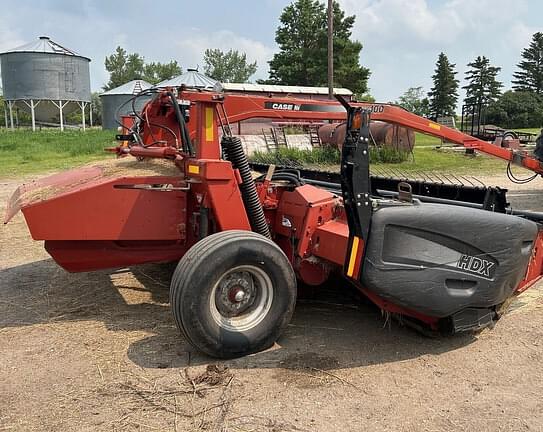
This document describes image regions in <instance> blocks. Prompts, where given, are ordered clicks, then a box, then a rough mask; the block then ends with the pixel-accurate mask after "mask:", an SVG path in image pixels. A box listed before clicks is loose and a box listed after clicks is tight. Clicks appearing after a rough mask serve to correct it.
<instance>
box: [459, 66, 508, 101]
mask: <svg viewBox="0 0 543 432" xmlns="http://www.w3.org/2000/svg"><path fill="white" fill-rule="evenodd" d="M468 67H470V68H471V69H470V70H468V71H467V72H466V81H467V82H468V84H467V85H465V86H464V87H462V88H463V89H465V90H466V98H465V99H464V103H465V104H468V105H472V104H480V103H481V104H487V103H490V102H494V101H495V100H497V99H498V98H499V97H500V95H501V88H502V87H503V84H502V83H501V82H500V81H498V80H497V79H496V77H497V75H498V73H499V72H500V70H501V68H499V67H495V66H491V65H490V60H488V59H487V58H486V57H485V56H482V57H481V56H478V57H477V58H476V59H475V60H474V61H473V62H471V63H468Z"/></svg>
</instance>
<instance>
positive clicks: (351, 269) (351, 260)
mask: <svg viewBox="0 0 543 432" xmlns="http://www.w3.org/2000/svg"><path fill="white" fill-rule="evenodd" d="M359 241H360V239H359V238H358V237H354V238H353V247H352V248H351V257H350V258H349V267H348V268H347V276H349V277H351V276H352V275H353V273H354V265H355V262H356V254H357V252H358V243H359Z"/></svg>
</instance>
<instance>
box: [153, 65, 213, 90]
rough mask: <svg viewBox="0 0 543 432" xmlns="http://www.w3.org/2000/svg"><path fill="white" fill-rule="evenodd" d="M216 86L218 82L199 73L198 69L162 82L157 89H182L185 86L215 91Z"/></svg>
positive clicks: (189, 70) (188, 70)
mask: <svg viewBox="0 0 543 432" xmlns="http://www.w3.org/2000/svg"><path fill="white" fill-rule="evenodd" d="M216 84H217V81H215V80H214V79H213V78H210V77H208V76H207V75H204V74H202V73H200V72H198V71H197V70H196V69H187V71H186V72H185V73H184V74H181V75H178V76H176V77H173V78H171V79H169V80H165V81H162V82H160V83H158V84H157V85H156V86H155V87H181V86H183V85H184V86H186V87H193V88H194V87H195V88H202V89H213V88H214V87H215V85H216Z"/></svg>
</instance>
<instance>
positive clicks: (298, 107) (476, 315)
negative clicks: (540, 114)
mask: <svg viewBox="0 0 543 432" xmlns="http://www.w3.org/2000/svg"><path fill="white" fill-rule="evenodd" d="M172 96H173V97H172ZM257 117H258V118H271V119H276V120H282V121H284V120H295V119H296V120H321V121H322V120H332V121H346V122H347V128H346V139H345V143H344V145H343V147H342V161H341V172H340V173H339V174H338V173H334V174H330V173H314V172H310V171H308V170H300V171H299V172H298V171H296V170H292V169H291V170H289V171H277V172H275V173H274V172H273V168H271V169H270V170H268V172H267V174H266V175H265V176H263V177H262V178H260V179H258V180H257V181H256V182H254V181H253V180H252V179H249V178H247V177H246V176H244V175H242V174H243V173H242V172H241V171H242V170H243V168H241V167H242V165H243V166H244V165H245V164H246V163H247V160H246V158H245V157H244V155H242V154H241V153H240V154H238V155H237V156H236V160H232V162H231V161H229V160H225V159H223V157H222V149H221V145H220V141H221V137H220V134H219V130H220V129H221V130H222V135H223V136H226V137H229V136H230V126H229V125H230V123H236V122H239V121H243V120H247V119H251V118H257ZM370 119H371V120H374V119H376V120H380V121H386V122H390V123H394V124H397V125H399V126H401V127H405V128H410V129H413V130H416V131H419V132H422V133H426V134H429V135H433V136H436V137H439V138H442V139H445V140H447V141H449V142H452V143H456V144H457V145H461V146H464V147H466V148H470V149H474V150H476V151H480V152H483V153H486V154H488V155H492V156H495V157H498V158H501V159H503V160H505V161H506V162H508V163H510V164H516V165H519V166H522V167H524V168H526V169H529V170H531V171H533V172H534V175H541V174H542V173H543V166H542V164H541V162H540V161H539V160H538V159H537V158H535V157H533V156H532V155H530V154H529V153H526V152H523V151H517V150H514V149H511V148H504V147H498V146H495V145H493V144H491V143H488V142H485V141H481V140H478V139H476V138H474V137H471V136H469V135H465V134H463V133H461V132H459V131H457V130H454V129H450V128H447V127H445V126H442V125H439V124H437V123H434V122H432V121H430V120H428V119H425V118H421V117H418V116H416V115H414V114H412V113H409V112H407V111H405V110H403V109H401V108H400V107H397V106H394V105H387V104H372V103H347V102H345V101H343V100H341V99H340V100H339V101H315V100H305V99H295V98H290V97H281V98H274V97H261V96H245V95H226V96H225V95H223V94H221V93H215V92H207V91H191V90H189V89H185V88H180V89H166V91H164V92H158V93H157V94H156V95H155V97H154V98H153V99H152V100H151V101H150V102H148V103H147V104H146V105H145V107H144V108H143V111H142V112H141V113H139V114H138V115H137V118H135V122H134V124H133V125H131V126H130V125H127V127H126V131H125V133H123V134H122V135H121V136H120V138H121V139H122V140H123V141H125V143H124V144H123V145H121V146H118V147H116V148H114V149H113V151H114V152H116V153H117V154H118V155H120V156H128V155H131V156H134V157H136V158H140V159H141V158H159V159H165V160H169V161H170V162H169V163H170V164H171V166H172V167H177V169H178V171H177V172H176V173H175V174H172V175H168V176H163V175H162V176H161V175H157V176H138V175H136V174H135V175H134V176H130V175H126V174H125V175H123V176H122V177H121V176H118V177H111V176H104V175H103V172H102V171H101V170H100V168H98V167H92V168H84V169H78V170H72V171H69V172H66V173H62V174H57V175H55V176H52V177H49V178H46V179H43V180H40V181H38V182H35V183H33V184H31V185H24V186H22V187H20V188H19V189H18V190H17V191H16V192H15V194H14V195H13V197H12V198H11V199H10V202H9V204H8V208H7V215H6V221H7V220H9V219H10V218H11V217H12V216H13V215H14V214H15V213H16V212H17V211H18V210H19V209H21V210H22V211H23V213H24V215H25V218H26V220H27V223H28V226H29V229H30V231H31V234H32V236H33V237H34V238H35V239H37V240H45V247H46V249H47V251H48V252H49V253H50V254H51V256H52V257H53V258H54V259H55V261H57V262H58V263H59V264H60V265H61V266H63V267H64V268H66V269H67V270H69V271H86V270H95V269H101V268H108V267H117V266H129V265H133V264H138V263H144V262H161V261H173V260H178V259H180V258H181V257H183V255H185V253H187V251H188V250H189V249H190V248H191V247H192V246H193V245H195V244H196V243H197V242H198V240H200V239H201V238H202V237H205V236H206V235H209V234H213V233H219V232H222V231H229V230H245V231H250V230H254V229H255V228H256V226H257V225H258V223H257V222H258V221H257V219H256V218H255V214H254V213H252V212H251V211H249V209H248V205H247V201H246V199H244V196H243V192H242V191H243V188H242V187H241V185H243V184H246V185H248V186H251V187H252V188H255V189H256V196H257V197H258V203H259V204H260V206H259V208H260V210H261V211H262V212H263V214H264V220H265V225H266V226H267V228H268V229H269V232H270V236H271V238H272V239H273V241H274V242H275V243H276V244H277V245H278V246H279V247H280V248H281V249H282V251H283V252H284V254H285V255H286V257H287V258H288V260H289V261H290V265H291V266H292V268H293V269H294V271H295V272H296V275H297V276H298V278H299V279H301V280H302V281H304V282H306V283H308V284H311V285H319V284H322V283H323V282H324V281H326V279H327V278H328V276H329V274H330V273H331V272H332V271H333V270H340V272H341V273H343V274H344V275H345V276H346V277H347V278H348V279H349V280H350V281H351V282H352V283H353V284H354V285H355V286H356V287H357V288H358V289H359V290H360V291H362V292H363V293H364V294H365V295H366V296H367V297H368V298H369V299H370V300H371V301H373V302H374V303H375V304H376V305H378V306H379V307H380V308H381V309H383V310H384V311H386V312H389V313H393V314H399V315H403V316H404V317H408V318H409V319H411V320H415V321H416V322H418V323H422V324H424V326H426V327H428V328H430V329H432V330H435V331H438V330H442V329H448V330H453V331H461V330H466V329H471V328H478V327H480V326H482V325H488V324H489V323H490V322H492V320H494V319H495V318H496V317H497V308H498V307H499V304H500V303H501V302H503V301H504V298H506V297H507V296H509V295H510V294H511V293H514V292H516V293H518V292H521V291H523V290H525V289H527V288H528V287H529V286H531V285H532V284H533V283H534V282H535V281H537V280H539V279H540V278H541V275H542V272H543V255H542V253H543V252H542V251H543V234H542V232H541V230H539V225H536V224H535V223H534V222H533V221H537V222H539V221H541V220H543V217H542V215H539V214H533V213H529V212H518V213H517V216H520V217H517V216H513V215H508V214H506V213H508V212H510V209H509V207H508V205H507V201H506V196H505V191H504V190H502V189H499V188H486V187H482V186H478V185H475V184H472V185H467V186H466V185H458V184H448V183H446V182H438V183H433V182H431V181H430V180H429V179H422V180H418V181H407V182H406V179H403V178H388V177H386V176H379V175H374V176H370V173H369V157H368V140H369V124H370ZM225 153H228V151H227V152H225ZM227 156H228V154H227ZM228 157H229V158H230V157H231V156H228ZM237 159H239V160H237ZM261 168H263V169H264V170H266V169H268V168H269V167H261ZM400 183H401V184H402V188H403V190H402V192H404V195H405V194H407V196H408V197H409V199H403V200H402V201H399V200H397V199H396V195H395V194H397V193H398V185H399V184H400ZM406 184H407V185H408V186H409V187H410V188H409V187H407V186H406ZM149 185H151V186H152V187H146V186H149ZM157 185H164V187H157ZM166 186H167V187H166ZM40 187H49V188H51V189H52V190H54V191H55V192H56V193H54V194H53V195H52V196H48V197H47V198H46V199H43V200H41V201H36V200H35V194H33V193H32V192H33V191H35V190H36V189H37V188H40ZM409 189H410V191H409ZM52 198H54V199H52ZM424 200H426V201H431V202H428V203H424V202H423V203H421V201H424ZM451 204H454V206H453V205H451ZM443 208H445V209H446V211H444V210H443ZM483 210H485V211H483ZM419 212H420V217H419V219H420V221H423V220H428V223H427V226H426V228H424V227H423V226H421V225H420V224H417V223H414V224H410V223H408V222H409V219H410V218H412V217H413V215H414V214H417V215H418V214H419ZM491 212H492V213H491ZM435 215H437V216H435ZM487 216H488V217H487ZM440 218H441V219H443V220H444V223H443V226H442V227H440V226H439V223H438V222H436V221H439V220H440ZM415 219H416V218H415ZM391 220H393V221H394V225H396V226H397V227H399V228H398V229H396V230H392V231H390V232H388V231H387V230H386V229H385V228H383V227H384V226H387V224H388V225H391V224H389V223H388V222H387V221H391ZM485 220H487V221H488V224H487V225H485V222H484V221H485ZM455 221H458V224H460V225H459V226H456V227H455V224H456V222H455ZM261 222H262V221H261ZM474 232H485V236H491V237H492V238H493V242H492V244H490V243H489V245H488V246H485V245H484V244H480V243H477V242H476V241H474V240H472V239H471V238H470V236H471V237H473V233H474ZM508 232H511V233H514V234H512V235H509V234H507V233H508ZM455 237H456V239H455ZM485 238H486V237H485ZM391 239H393V240H394V239H396V240H397V241H398V244H401V245H403V246H402V247H398V249H397V253H398V254H399V255H394V254H393V253H392V252H390V250H391V247H390V245H394V244H395V242H394V241H392V240H391ZM451 239H453V240H454V241H453V240H451ZM515 239H516V240H515ZM204 241H205V239H204ZM267 241H269V240H267ZM515 242H517V243H515ZM518 242H520V243H518ZM429 245H431V247H432V248H433V249H432V250H433V251H434V252H433V253H434V255H439V254H440V253H443V254H448V256H449V257H450V258H451V259H449V260H447V261H445V262H439V263H437V264H436V263H432V261H431V260H430V261H428V260H427V259H426V257H424V256H419V255H420V254H419V255H417V253H413V254H412V255H413V256H415V257H417V259H416V260H415V261H417V260H418V261H417V263H415V264H413V263H406V262H404V261H405V259H406V256H408V255H409V253H410V248H413V249H414V250H415V252H421V253H422V251H424V250H425V249H424V248H425V247H427V246H428V247H429ZM508 248H510V250H511V251H512V252H511V254H512V255H515V257H514V258H515V259H512V260H508V259H506V257H504V256H502V255H500V253H498V251H499V250H503V249H505V250H507V249H508ZM394 250H395V249H394V247H392V251H394ZM383 251H386V252H387V253H388V254H389V255H390V256H388V258H387V257H384V256H383V255H382V252H383ZM385 258H387V259H385ZM391 262H392V263H394V266H395V267H393V268H391V267H390V265H391V264H390V263H391ZM406 265H407V266H408V265H418V266H419V267H420V266H423V267H424V271H421V272H419V273H415V272H411V273H409V272H407V273H401V272H400V273H401V278H400V279H402V278H403V279H402V280H404V281H406V282H407V283H408V282H409V281H410V280H411V281H412V282H413V286H414V285H417V286H419V285H424V284H425V283H426V282H425V281H427V280H432V281H435V287H436V288H435V290H434V289H433V288H432V289H430V285H428V287H427V288H428V290H430V291H431V292H430V291H426V293H427V295H415V293H410V292H409V290H407V289H405V290H404V293H405V295H404V296H398V295H394V293H390V292H388V291H387V290H386V289H385V288H387V286H386V285H387V284H386V282H385V279H384V278H383V275H386V274H392V273H390V272H394V271H396V270H398V268H399V267H401V266H406ZM502 265H503V267H501V266H502ZM508 266H509V267H508ZM396 267H398V268H396ZM490 267H493V268H495V273H492V275H493V276H491V275H490V273H489V274H488V275H487V274H486V273H484V274H476V273H475V272H477V271H479V270H481V269H485V270H484V271H486V270H488V269H489V268H490ZM502 269H503V271H502ZM507 269H510V270H511V273H510V274H511V275H513V274H514V277H509V278H508V277H506V275H505V273H507V272H506V271H505V270H507ZM249 270H250V269H245V270H242V271H239V272H238V271H236V272H235V273H236V274H233V275H230V276H228V275H226V279H222V280H221V281H220V282H219V283H218V285H217V287H216V290H215V292H216V295H214V298H213V303H210V306H209V307H210V308H211V309H213V310H215V312H217V313H218V315H215V317H216V318H217V317H218V318H217V319H218V320H219V322H221V323H223V324H224V325H234V324H232V322H233V321H232V319H231V318H230V319H226V318H229V317H228V315H229V314H235V311H236V309H237V308H239V309H240V310H241V309H243V310H244V311H249V312H248V314H249V316H250V311H251V310H252V309H251V308H252V307H254V305H260V304H261V303H260V301H259V300H258V298H260V297H259V296H258V295H257V297H256V299H255V300H254V302H255V303H252V301H253V300H250V301H248V302H247V303H245V301H246V300H245V296H246V295H247V294H250V295H249V298H252V297H253V296H252V293H253V291H259V292H261V293H263V297H266V296H267V295H268V294H266V293H269V289H268V288H263V287H266V286H267V283H265V282H264V279H263V278H261V276H259V274H258V272H256V271H249ZM249 273H250V274H251V275H250V277H249V276H248V275H247V274H249ZM400 273H398V274H400ZM414 275H416V276H414ZM458 275H460V276H458ZM427 276H429V278H427ZM493 277H494V278H495V279H493ZM410 278H412V279H410ZM462 278H463V279H465V280H466V281H468V280H469V281H470V282H466V284H465V286H464V285H462V283H459V282H458V281H457V280H462ZM400 279H398V280H400ZM459 284H460V285H459ZM473 284H475V285H473ZM476 286H478V287H481V290H486V291H485V293H486V294H487V295H485V296H483V297H484V299H481V296H477V295H472V294H473V293H472V291H473V290H475V291H477V289H478V288H474V287H476ZM257 287H258V290H257ZM275 288H276V287H275V286H274V287H273V289H275ZM451 290H452V291H451ZM455 290H456V291H455ZM459 290H460V291H459ZM440 292H441V293H442V294H441V295H440V294H439V293H440ZM451 292H452V297H454V296H455V295H456V296H457V297H458V296H460V297H461V298H462V299H463V301H461V302H459V303H455V302H453V301H451V302H449V301H447V299H448V296H449V297H450V296H451ZM443 293H444V294H443ZM261 297H262V296H261ZM485 299H486V300H485ZM441 302H444V303H446V304H441ZM249 303H251V305H252V306H251V305H249ZM265 304H266V303H265V302H264V303H263V305H262V306H258V308H259V310H262V308H265V307H266V306H265ZM212 305H213V307H211V306H212ZM442 306H443V307H442ZM449 306H450V307H449ZM244 308H246V309H244ZM225 316H226V318H224V317H225ZM240 316H245V315H244V314H242V315H240ZM220 317H223V318H224V319H223V318H220ZM251 325H257V324H255V323H254V321H252V320H251V319H249V318H248V319H247V322H244V324H240V325H239V328H245V327H244V326H251Z"/></svg>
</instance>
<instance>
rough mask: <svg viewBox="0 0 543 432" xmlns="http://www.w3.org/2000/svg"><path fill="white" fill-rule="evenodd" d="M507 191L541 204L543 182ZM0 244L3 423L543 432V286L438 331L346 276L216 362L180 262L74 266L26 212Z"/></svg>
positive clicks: (27, 426)
mask: <svg viewBox="0 0 543 432" xmlns="http://www.w3.org/2000/svg"><path fill="white" fill-rule="evenodd" d="M17 183H18V181H14V180H9V181H4V182H0V203H1V207H2V208H1V211H2V213H3V210H4V207H5V202H6V200H7V198H8V196H9V195H10V194H11V192H12V191H13V190H14V188H15V187H16V184H17ZM487 183H501V184H502V185H504V186H512V185H511V184H509V183H507V180H505V179H504V178H502V177H495V178H491V179H487ZM511 189H515V190H514V191H513V192H512V193H511V194H510V198H511V201H512V202H513V204H514V205H515V207H518V208H526V209H532V210H540V211H543V194H542V192H543V180H536V181H534V182H532V183H530V184H528V185H527V186H524V187H523V189H520V188H511ZM0 248H1V249H0V430H2V431H3V430H9V431H12V430H13V431H27V430H30V431H97V430H99V431H102V430H119V431H120V430H177V431H196V430H204V431H232V432H234V431H269V432H271V431H274V432H280V431H327V432H329V431H362V430H363V431H384V430H390V431H478V432H482V431H543V368H542V367H541V366H542V364H543V337H542V336H543V285H542V284H540V285H539V286H537V287H535V288H532V289H531V290H528V291H527V292H526V293H525V294H523V295H521V296H520V297H519V298H517V299H516V300H515V302H514V303H513V305H512V306H511V308H510V310H509V312H508V313H507V314H506V315H505V316H504V318H502V319H501V320H500V321H499V322H498V324H497V325H496V327H495V328H494V329H493V330H488V331H484V332H482V333H481V334H479V335H477V336H474V335H460V336H455V337H449V338H437V339H430V338H425V337H422V336H420V335H419V334H417V333H415V332H414V331H412V330H410V329H407V328H404V327H401V326H399V325H398V324H397V323H396V322H387V321H386V320H385V319H384V317H383V316H381V314H380V312H379V311H378V310H376V309H375V308H373V307H371V306H369V305H367V304H365V303H363V302H360V301H356V300H354V299H353V294H352V291H351V290H350V289H348V288H347V287H346V286H344V283H340V282H338V283H336V286H331V287H330V289H326V290H323V291H318V292H309V293H305V296H304V298H302V299H301V300H300V301H299V302H298V304H297V307H296V312H295V316H294V319H293V321H292V323H291V324H290V326H289V327H288V330H287V331H286V333H285V334H284V335H283V337H282V338H281V339H280V340H279V342H278V344H276V346H275V347H274V348H272V349H270V350H268V351H267V352H263V353H260V354H256V355H252V356H249V357H246V358H242V359H238V360H233V361H227V362H217V361H215V360H213V359H210V358H208V357H205V356H203V355H201V354H199V353H198V352H196V351H194V350H193V349H192V348H191V347H190V346H189V345H188V344H187V343H186V342H185V341H184V340H183V338H182V337H181V336H180V334H179V332H178V331H177V329H176V328H175V325H174V322H173V319H172V317H171V316H170V312H169V309H168V284H169V277H170V274H171V271H172V267H171V266H164V265H146V266H140V267H137V268H131V269H121V270H115V271H100V272H93V273H84V274H69V273H66V272H65V271H64V270H62V269H61V268H59V267H58V266H57V265H56V264H55V263H54V262H53V261H52V260H51V259H50V258H49V257H48V255H47V254H46V253H45V251H44V250H43V248H42V244H41V243H40V242H33V241H32V240H31V239H30V236H29V234H28V231H27V229H26V226H25V224H24V220H23V218H22V216H21V215H20V214H19V215H17V216H16V218H15V219H14V220H13V221H12V222H11V223H10V224H8V225H6V226H3V227H2V228H1V229H0Z"/></svg>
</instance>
